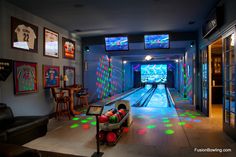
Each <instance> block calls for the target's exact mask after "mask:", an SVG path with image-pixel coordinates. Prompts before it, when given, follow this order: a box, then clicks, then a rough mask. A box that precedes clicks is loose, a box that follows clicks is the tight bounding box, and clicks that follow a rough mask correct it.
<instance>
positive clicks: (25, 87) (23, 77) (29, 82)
mask: <svg viewBox="0 0 236 157" xmlns="http://www.w3.org/2000/svg"><path fill="white" fill-rule="evenodd" d="M37 86H38V79H37V63H31V62H23V61H15V62H14V92H15V94H16V95H19V94H26V93H35V92H37V90H38V87H37Z"/></svg>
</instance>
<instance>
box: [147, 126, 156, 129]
mask: <svg viewBox="0 0 236 157" xmlns="http://www.w3.org/2000/svg"><path fill="white" fill-rule="evenodd" d="M156 127H157V126H156V125H148V126H146V128H147V129H154V128H156Z"/></svg>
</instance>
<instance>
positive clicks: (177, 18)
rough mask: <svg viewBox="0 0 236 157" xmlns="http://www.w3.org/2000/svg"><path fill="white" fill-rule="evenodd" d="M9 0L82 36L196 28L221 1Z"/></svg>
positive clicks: (193, 29) (191, 29) (194, 29)
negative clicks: (77, 31)
mask: <svg viewBox="0 0 236 157" xmlns="http://www.w3.org/2000/svg"><path fill="white" fill-rule="evenodd" d="M7 1H9V2H11V3H13V4H15V5H16V6H19V7H20V8H23V9H25V10H27V11H29V12H31V13H33V14H35V15H38V16H40V17H42V18H44V19H47V20H48V21H51V22H52V23H54V24H56V25H59V26H61V27H62V28H65V29H67V30H69V31H74V30H79V31H80V35H83V36H88V35H99V34H100V35H101V34H116V33H139V32H152V31H196V30H197V29H198V28H200V26H201V23H202V21H203V20H204V18H205V17H206V16H207V14H208V13H209V11H210V10H211V9H212V8H213V7H215V5H216V3H217V1H218V0H117V1H116V0H7ZM189 23H190V24H189ZM191 23H192V24H191Z"/></svg>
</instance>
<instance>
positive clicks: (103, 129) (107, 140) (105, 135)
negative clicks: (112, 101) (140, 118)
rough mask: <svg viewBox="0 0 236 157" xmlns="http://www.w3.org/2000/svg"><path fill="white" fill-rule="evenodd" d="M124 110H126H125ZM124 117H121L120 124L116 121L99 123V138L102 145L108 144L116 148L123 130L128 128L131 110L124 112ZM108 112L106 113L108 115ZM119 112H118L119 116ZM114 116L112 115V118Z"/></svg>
mask: <svg viewBox="0 0 236 157" xmlns="http://www.w3.org/2000/svg"><path fill="white" fill-rule="evenodd" d="M116 110H117V109H116ZM123 110H124V109H123ZM112 111H114V109H110V110H108V111H107V112H109V114H110V113H111V112H112ZM124 111H125V114H124V112H123V115H121V119H120V121H118V122H116V123H115V122H114V121H107V122H105V123H101V122H99V126H100V131H99V138H100V144H107V145H109V146H114V145H116V143H117V142H118V141H119V139H120V137H121V135H122V132H123V128H124V127H127V126H128V118H129V110H124ZM107 112H106V113H107ZM118 112H119V111H118V110H117V112H116V113H117V114H119V113H118ZM106 113H104V115H109V114H106ZM116 113H114V114H116ZM111 116H113V115H110V117H111Z"/></svg>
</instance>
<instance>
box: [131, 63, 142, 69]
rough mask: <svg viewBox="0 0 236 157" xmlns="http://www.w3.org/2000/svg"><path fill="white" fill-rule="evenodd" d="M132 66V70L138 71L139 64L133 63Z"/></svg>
mask: <svg viewBox="0 0 236 157" xmlns="http://www.w3.org/2000/svg"><path fill="white" fill-rule="evenodd" d="M132 67H133V71H140V67H141V65H140V64H137V65H133V66H132Z"/></svg>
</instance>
